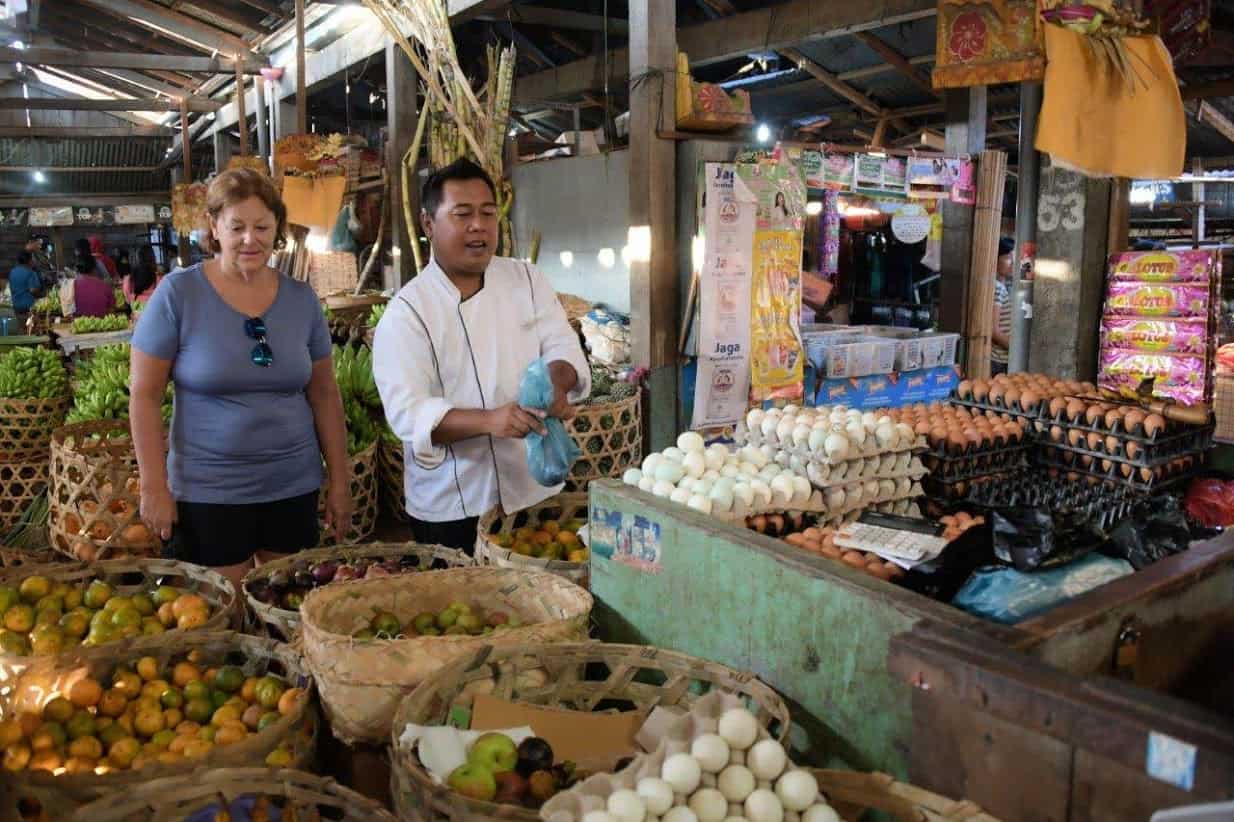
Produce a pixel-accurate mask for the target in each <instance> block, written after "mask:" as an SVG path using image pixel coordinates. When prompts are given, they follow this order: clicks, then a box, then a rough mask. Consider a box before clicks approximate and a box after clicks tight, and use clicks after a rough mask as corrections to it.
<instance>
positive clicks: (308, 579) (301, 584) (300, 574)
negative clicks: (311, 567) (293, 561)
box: [291, 570, 317, 588]
mask: <svg viewBox="0 0 1234 822" xmlns="http://www.w3.org/2000/svg"><path fill="white" fill-rule="evenodd" d="M291 581H292V583H293V584H294V585H295V586H296V587H297V588H312V587H313V586H314V585H316V584H317V580H316V579H314V578H313V575H312V574H311V573H309V572H308V571H305V570H299V571H296V572H295V573H294V574H292V575H291Z"/></svg>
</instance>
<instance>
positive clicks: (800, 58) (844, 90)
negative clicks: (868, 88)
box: [780, 48, 912, 133]
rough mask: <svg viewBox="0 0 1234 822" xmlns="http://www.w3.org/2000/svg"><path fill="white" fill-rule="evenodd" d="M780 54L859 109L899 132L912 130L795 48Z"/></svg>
mask: <svg viewBox="0 0 1234 822" xmlns="http://www.w3.org/2000/svg"><path fill="white" fill-rule="evenodd" d="M780 54H782V55H783V56H784V57H785V58H786V59H788V60H789V61H791V62H793V63H795V64H797V65H798V66H799V67H800V68H801V69H802V70H803V71H805V72H806V73H807V74H809V75H810V76H811V77H813V78H814V79H815V80H818V81H819V82H820V83H822V84H823V85H824V86H826V87H827V88H828V89H829V90H831V91H832V92H833V93H835V94H838V95H839V96H841V97H843V98H844V99H846V100H848V101H849V102H851V103H852V104H853V105H855V106H857V107H858V108H860V109H861V110H863V111H866V112H868V113H870V114H873V115H874V116H875V117H877V118H878V119H879V120H885V121H886V122H889V123H891V125H893V126H895V127H896V129H898V130H899V131H901V132H904V133H908V132H910V131H912V126H910V125H909V124H908V122H907V121H905V120H904V119H903V118H901V117H897V116H895V115H893V114H891V113H890V112H888V111H887V109H885V108H883V107H882V106H881V105H879V104H878V103H877V102H876V101H875V100H873V99H871V98H870V97H869V96H867V95H865V94H863V93H862V92H860V91H858V90H857V89H855V88H853V87H852V86H851V85H849V84H848V83H846V82H844V81H843V80H841V79H840V78H838V77H836V76H835V74H833V73H832V72H830V71H828V70H827V69H825V68H823V67H822V66H820V65H819V64H818V63H816V62H814V61H813V60H811V59H810V58H809V57H807V56H806V55H805V54H803V53H801V52H800V51H798V50H797V49H794V48H787V49H780Z"/></svg>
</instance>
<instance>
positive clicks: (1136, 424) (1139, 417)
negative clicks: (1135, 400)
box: [1123, 408, 1145, 434]
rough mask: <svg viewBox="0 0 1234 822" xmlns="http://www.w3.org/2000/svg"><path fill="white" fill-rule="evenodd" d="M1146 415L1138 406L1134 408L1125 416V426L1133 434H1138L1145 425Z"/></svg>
mask: <svg viewBox="0 0 1234 822" xmlns="http://www.w3.org/2000/svg"><path fill="white" fill-rule="evenodd" d="M1144 416H1145V415H1144V412H1143V411H1141V410H1140V409H1138V408H1132V409H1131V410H1130V411H1128V412H1127V413H1126V414H1125V415H1124V416H1123V428H1125V429H1126V430H1128V431H1130V432H1131V433H1132V434H1138V433H1139V432H1140V429H1141V428H1142V427H1143V425H1144Z"/></svg>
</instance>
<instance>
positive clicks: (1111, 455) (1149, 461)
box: [1039, 430, 1212, 470]
mask: <svg viewBox="0 0 1234 822" xmlns="http://www.w3.org/2000/svg"><path fill="white" fill-rule="evenodd" d="M1120 442H1122V441H1121V440H1120ZM1099 444H1100V445H1101V447H1100V448H1097V449H1093V448H1089V447H1088V442H1087V440H1085V441H1084V444H1083V445H1071V444H1070V443H1068V442H1067V439H1066V437H1064V438H1063V440H1062V441H1055V440H1054V439H1052V438H1048V437H1047V438H1042V439H1041V441H1040V443H1039V446H1040V448H1041V449H1045V448H1053V449H1056V450H1058V451H1070V452H1071V453H1073V454H1083V455H1086V456H1090V457H1094V458H1095V459H1101V460H1109V461H1110V462H1116V463H1119V464H1121V465H1133V466H1135V467H1136V468H1148V469H1154V470H1155V469H1157V468H1161V467H1162V466H1165V465H1169V464H1170V463H1171V462H1173V461H1174V460H1177V459H1180V458H1183V457H1195V456H1202V455H1203V454H1204V452H1205V451H1207V450H1208V449H1209V447H1210V446H1211V445H1212V431H1211V430H1209V431H1208V432H1207V436H1196V435H1188V438H1187V440H1186V441H1185V442H1183V441H1181V439H1180V441H1176V442H1173V443H1167V444H1166V445H1168V446H1175V447H1167V448H1165V449H1164V450H1162V448H1160V447H1157V448H1154V449H1153V450H1152V451H1143V452H1141V453H1139V454H1137V455H1136V456H1135V457H1134V458H1132V457H1128V456H1127V455H1126V453H1121V454H1120V453H1117V452H1115V451H1110V450H1109V449H1108V448H1106V447H1105V446H1106V443H1105V441H1104V438H1103V440H1102V442H1101V443H1099ZM1124 447H1125V444H1124Z"/></svg>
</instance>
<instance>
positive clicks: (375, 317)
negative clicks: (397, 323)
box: [366, 303, 386, 328]
mask: <svg viewBox="0 0 1234 822" xmlns="http://www.w3.org/2000/svg"><path fill="white" fill-rule="evenodd" d="M385 313H386V304H385V303H382V304H380V305H375V306H373V308H372V310H371V311H369V313H368V321H367V323H366V325H368V327H369V328H376V327H377V323H379V322H381V318H382V317H383V316H385Z"/></svg>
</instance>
